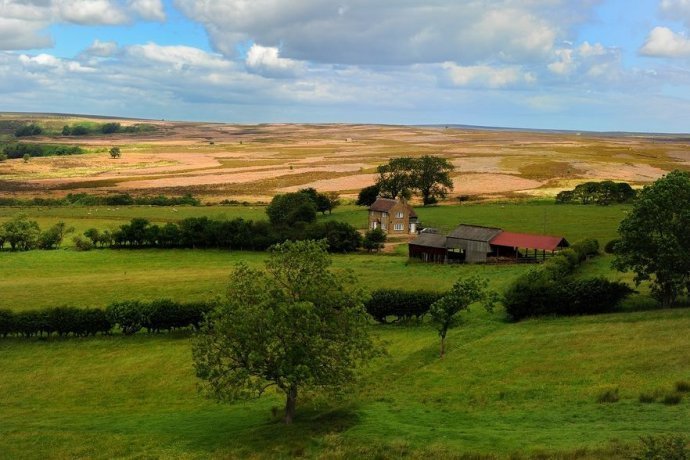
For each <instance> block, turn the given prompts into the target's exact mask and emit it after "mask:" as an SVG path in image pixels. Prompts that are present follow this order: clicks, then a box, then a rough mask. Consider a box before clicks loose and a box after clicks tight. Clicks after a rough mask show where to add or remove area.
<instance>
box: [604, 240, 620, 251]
mask: <svg viewBox="0 0 690 460" xmlns="http://www.w3.org/2000/svg"><path fill="white" fill-rule="evenodd" d="M620 241H621V240H620V238H616V239H613V240H611V241H609V242H608V243H606V245H605V246H604V252H605V253H606V254H615V253H616V245H617V244H618V243H620Z"/></svg>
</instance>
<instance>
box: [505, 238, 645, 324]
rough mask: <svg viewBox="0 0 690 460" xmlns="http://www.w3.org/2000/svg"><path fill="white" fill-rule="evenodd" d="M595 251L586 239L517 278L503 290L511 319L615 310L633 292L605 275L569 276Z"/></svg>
mask: <svg viewBox="0 0 690 460" xmlns="http://www.w3.org/2000/svg"><path fill="white" fill-rule="evenodd" d="M598 253H599V243H598V242H597V240H593V239H586V240H583V241H581V242H579V243H576V244H574V245H573V246H572V247H571V248H570V249H566V250H563V251H561V252H560V253H559V254H558V255H556V256H555V257H553V258H552V259H549V260H548V261H547V262H546V263H544V265H542V266H541V267H538V268H535V269H532V270H530V271H529V272H527V273H526V274H524V275H522V276H520V277H518V278H517V279H516V280H515V281H514V282H513V283H512V284H511V285H510V286H509V287H508V289H507V290H506V292H505V294H504V301H503V304H504V306H505V308H506V312H507V313H508V316H509V317H510V318H511V319H512V320H513V321H519V320H521V319H523V318H528V317H535V316H548V315H564V316H568V315H587V314H596V313H605V312H611V311H615V310H616V308H617V306H618V304H620V302H621V301H622V300H623V299H625V298H626V297H627V296H629V295H630V294H632V293H633V292H634V291H633V290H632V289H631V288H630V287H629V286H627V285H626V284H624V283H621V282H615V281H609V280H607V279H605V278H586V279H579V280H577V279H572V278H571V277H570V275H571V274H572V272H573V271H574V270H575V269H576V268H577V266H578V265H579V264H580V263H582V262H583V261H584V260H585V259H586V258H587V257H590V256H594V255H596V254H598Z"/></svg>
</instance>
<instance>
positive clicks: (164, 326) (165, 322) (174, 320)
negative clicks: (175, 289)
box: [140, 299, 213, 332]
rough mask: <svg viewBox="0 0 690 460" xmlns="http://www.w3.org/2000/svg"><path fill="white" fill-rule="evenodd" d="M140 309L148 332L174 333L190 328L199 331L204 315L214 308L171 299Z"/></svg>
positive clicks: (203, 304) (152, 303) (157, 301)
mask: <svg viewBox="0 0 690 460" xmlns="http://www.w3.org/2000/svg"><path fill="white" fill-rule="evenodd" d="M140 307H141V308H142V316H143V319H142V326H143V327H144V328H146V329H147V330H148V332H160V331H162V330H165V331H172V330H174V329H180V328H186V327H190V326H192V327H194V328H195V329H197V328H198V327H199V324H200V323H201V321H202V320H203V319H204V315H205V314H206V313H208V312H209V311H210V310H212V308H213V307H212V305H211V304H207V303H203V302H197V303H179V302H175V301H172V300H169V299H159V300H154V301H153V302H150V303H148V304H142V305H140Z"/></svg>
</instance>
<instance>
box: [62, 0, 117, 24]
mask: <svg viewBox="0 0 690 460" xmlns="http://www.w3.org/2000/svg"><path fill="white" fill-rule="evenodd" d="M55 7H56V8H57V10H58V13H59V17H60V19H62V20H63V21H67V22H71V23H74V24H80V25H117V24H124V23H126V22H127V21H128V20H129V18H128V17H127V15H126V14H125V13H124V12H123V11H122V9H121V8H120V7H119V6H118V5H117V4H115V3H113V2H111V1H109V0H57V1H56V4H55Z"/></svg>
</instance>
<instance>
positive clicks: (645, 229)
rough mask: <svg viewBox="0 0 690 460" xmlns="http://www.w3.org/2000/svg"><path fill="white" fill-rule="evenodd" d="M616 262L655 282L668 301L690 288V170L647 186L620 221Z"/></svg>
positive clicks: (637, 277) (663, 299)
mask: <svg viewBox="0 0 690 460" xmlns="http://www.w3.org/2000/svg"><path fill="white" fill-rule="evenodd" d="M618 232H619V233H620V237H621V239H620V242H618V243H617V244H616V251H615V252H616V260H615V261H614V266H615V267H616V268H618V269H619V270H622V271H627V270H632V271H633V272H635V282H636V283H637V284H639V283H640V282H642V281H645V280H651V282H652V294H653V295H654V296H655V297H656V298H657V299H658V300H659V301H661V303H662V304H663V305H670V304H672V303H674V302H675V301H676V300H677V298H678V297H679V296H681V295H683V294H684V293H688V290H689V289H690V173H687V172H683V171H678V170H676V171H673V172H670V173H668V174H667V175H666V176H664V177H662V178H661V179H659V180H657V181H656V182H654V183H653V184H651V185H648V186H645V187H644V188H643V189H642V191H641V192H640V193H639V195H638V199H637V200H636V201H635V203H634V205H633V209H632V210H631V211H630V213H628V215H627V216H626V217H625V219H623V221H622V222H621V224H620V226H619V228H618Z"/></svg>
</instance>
